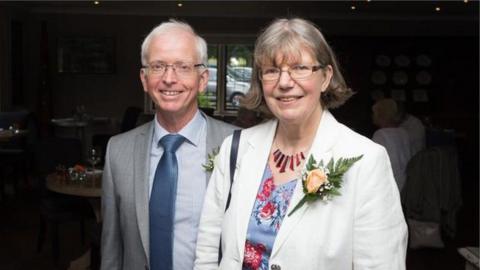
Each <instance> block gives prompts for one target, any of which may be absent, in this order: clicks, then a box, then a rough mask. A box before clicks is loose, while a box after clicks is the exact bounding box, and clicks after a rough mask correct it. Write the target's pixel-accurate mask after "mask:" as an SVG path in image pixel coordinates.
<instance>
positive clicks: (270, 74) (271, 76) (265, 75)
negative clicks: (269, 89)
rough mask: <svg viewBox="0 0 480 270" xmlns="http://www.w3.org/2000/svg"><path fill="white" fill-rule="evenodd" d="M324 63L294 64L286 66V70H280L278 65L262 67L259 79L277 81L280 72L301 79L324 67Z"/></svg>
mask: <svg viewBox="0 0 480 270" xmlns="http://www.w3.org/2000/svg"><path fill="white" fill-rule="evenodd" d="M324 67H325V66H324V65H315V66H307V65H294V66H291V67H288V69H287V70H282V69H280V68H278V67H263V68H261V70H260V80H262V81H264V82H272V81H277V80H278V79H279V78H280V75H281V74H282V72H284V71H285V72H288V75H290V77H291V78H292V79H294V80H299V79H300V80H301V79H306V78H308V77H310V76H311V75H312V74H313V73H314V72H315V71H317V70H319V69H322V68H324Z"/></svg>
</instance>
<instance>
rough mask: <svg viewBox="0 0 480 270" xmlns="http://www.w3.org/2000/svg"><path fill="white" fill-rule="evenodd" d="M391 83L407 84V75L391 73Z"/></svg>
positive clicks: (397, 72)
mask: <svg viewBox="0 0 480 270" xmlns="http://www.w3.org/2000/svg"><path fill="white" fill-rule="evenodd" d="M393 83H394V84H396V85H405V84H407V83H408V75H407V73H406V72H405V71H395V72H394V73H393Z"/></svg>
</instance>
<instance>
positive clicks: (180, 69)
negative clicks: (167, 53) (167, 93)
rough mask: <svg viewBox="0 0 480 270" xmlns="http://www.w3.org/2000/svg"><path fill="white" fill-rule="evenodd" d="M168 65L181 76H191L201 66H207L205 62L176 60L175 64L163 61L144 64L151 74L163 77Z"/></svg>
mask: <svg viewBox="0 0 480 270" xmlns="http://www.w3.org/2000/svg"><path fill="white" fill-rule="evenodd" d="M168 67H171V68H172V69H173V72H175V74H176V75H177V76H180V77H189V76H191V75H192V74H193V71H194V70H195V69H196V68H199V67H205V65H204V64H193V63H186V62H175V63H173V64H170V65H169V64H166V63H163V62H152V63H150V64H148V65H146V66H143V68H144V69H147V71H148V73H149V75H153V76H156V77H157V76H158V77H161V76H163V74H165V72H166V71H167V69H168Z"/></svg>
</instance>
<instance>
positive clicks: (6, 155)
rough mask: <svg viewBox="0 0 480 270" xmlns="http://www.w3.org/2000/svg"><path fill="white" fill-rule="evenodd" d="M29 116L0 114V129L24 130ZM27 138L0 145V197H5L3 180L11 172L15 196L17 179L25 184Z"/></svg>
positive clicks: (8, 113) (16, 112)
mask: <svg viewBox="0 0 480 270" xmlns="http://www.w3.org/2000/svg"><path fill="white" fill-rule="evenodd" d="M30 119H32V117H31V114H30V113H29V112H27V111H15V112H0V128H1V129H4V130H7V129H9V127H11V126H14V127H15V128H19V129H26V128H28V126H29V123H30V121H29V120H30ZM27 139H28V138H27V137H19V138H14V139H12V140H10V141H8V142H3V143H2V144H1V145H0V197H1V200H3V199H4V197H5V194H4V193H5V178H7V176H8V172H12V178H13V179H14V180H13V181H12V182H13V183H12V184H13V188H14V192H15V194H17V193H18V179H20V178H23V179H24V182H25V183H27V182H28V179H27V171H28V170H27V168H28V161H29V160H28V147H27Z"/></svg>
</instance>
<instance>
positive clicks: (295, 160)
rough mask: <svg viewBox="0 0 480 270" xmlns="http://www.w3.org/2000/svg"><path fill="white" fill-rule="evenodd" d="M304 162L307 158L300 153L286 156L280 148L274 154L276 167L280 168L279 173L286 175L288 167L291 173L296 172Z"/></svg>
mask: <svg viewBox="0 0 480 270" xmlns="http://www.w3.org/2000/svg"><path fill="white" fill-rule="evenodd" d="M302 160H305V156H304V155H303V152H302V151H300V152H298V153H295V154H293V155H285V154H284V153H282V151H280V149H279V148H277V150H275V151H274V152H273V162H275V167H277V168H280V169H279V171H278V172H280V173H284V172H285V169H286V168H287V164H288V163H290V164H289V165H288V167H289V168H290V170H291V171H295V169H296V168H297V167H298V166H299V165H300V163H301V162H302Z"/></svg>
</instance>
